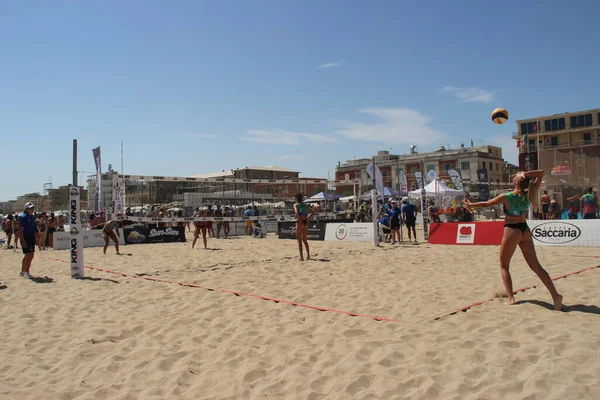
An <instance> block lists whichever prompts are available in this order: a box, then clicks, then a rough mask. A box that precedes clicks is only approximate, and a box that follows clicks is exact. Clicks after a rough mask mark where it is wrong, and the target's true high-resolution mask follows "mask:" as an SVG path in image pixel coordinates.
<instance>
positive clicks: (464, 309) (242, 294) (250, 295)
mask: <svg viewBox="0 0 600 400" xmlns="http://www.w3.org/2000/svg"><path fill="white" fill-rule="evenodd" d="M591 257H595V256H591ZM53 260H54V261H59V262H63V263H69V262H68V261H64V260H59V259H53ZM84 267H85V268H88V269H91V270H94V271H100V272H105V273H109V274H114V275H121V276H123V277H127V278H135V279H143V280H147V281H153V282H160V283H170V284H174V285H179V286H183V287H191V288H197V289H205V290H208V291H210V292H220V293H226V294H233V295H235V296H237V297H248V298H254V299H259V300H265V301H272V302H274V303H276V304H280V303H281V304H287V305H291V306H294V307H302V308H307V309H312V310H317V311H322V312H331V313H335V314H341V315H347V316H350V317H361V318H369V319H373V320H375V321H378V322H379V321H381V322H395V323H403V324H412V323H421V322H425V321H432V320H433V321H438V320H440V319H441V318H443V317H447V316H450V315H457V314H459V313H461V312H467V311H469V310H470V309H472V308H474V307H477V306H480V305H483V304H485V303H489V302H490V301H493V300H495V299H496V297H490V298H488V299H486V300H483V301H478V302H476V303H473V304H469V305H468V306H464V307H460V308H458V309H456V310H454V311H450V312H447V313H443V314H440V315H438V316H436V317H429V318H424V319H421V320H417V321H412V322H411V321H404V320H400V319H394V318H387V317H379V316H376V315H369V314H361V313H357V312H351V311H343V310H336V309H333V308H328V307H319V306H313V305H310V304H304V303H298V302H295V301H290V300H284V299H277V298H273V297H269V296H262V295H258V294H253V293H245V292H241V291H237V290H229V289H215V288H209V287H204V286H201V285H198V284H195V283H187V282H180V281H174V280H171V279H163V278H154V277H151V276H140V275H136V274H132V273H128V272H119V271H113V270H110V269H107V268H100V267H93V266H90V265H84ZM598 268H600V265H595V266H592V267H588V268H584V269H581V270H579V271H574V272H570V273H568V274H565V275H560V276H557V277H554V278H551V279H552V281H558V280H560V279H566V278H568V277H569V276H573V275H579V274H581V273H583V272H586V271H591V270H594V269H598ZM538 285H539V284H536V285H530V286H525V287H522V288H520V289H517V290H515V291H513V294H517V293H520V292H525V291H526V290H529V289H534V288H536V287H537V286H538Z"/></svg>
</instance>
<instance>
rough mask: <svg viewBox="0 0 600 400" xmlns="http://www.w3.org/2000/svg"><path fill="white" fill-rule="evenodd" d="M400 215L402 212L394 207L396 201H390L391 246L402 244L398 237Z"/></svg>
mask: <svg viewBox="0 0 600 400" xmlns="http://www.w3.org/2000/svg"><path fill="white" fill-rule="evenodd" d="M401 213H402V210H401V209H400V207H398V206H397V205H396V200H392V201H391V203H390V209H389V215H390V224H391V226H392V244H396V243H398V244H400V243H402V239H401V237H400V229H401V225H402V219H401V215H400V214H401Z"/></svg>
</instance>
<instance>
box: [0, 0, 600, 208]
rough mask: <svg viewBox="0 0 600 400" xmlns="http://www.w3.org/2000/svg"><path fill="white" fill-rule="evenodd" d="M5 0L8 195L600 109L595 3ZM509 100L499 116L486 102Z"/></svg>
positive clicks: (448, 139) (298, 164) (293, 163)
mask: <svg viewBox="0 0 600 400" xmlns="http://www.w3.org/2000/svg"><path fill="white" fill-rule="evenodd" d="M565 4H566V3H565V2H564V1H558V0H547V1H539V0H538V1H534V0H531V1H510V0H509V1H504V2H501V3H498V2H488V1H479V0H461V1H459V2H454V1H446V0H439V1H428V0H421V1H401V0H397V1H384V0H382V1H376V2H368V1H353V0H329V1H321V0H303V1H295V0H286V1H280V0H256V1H242V0H239V1H226V0H223V1H201V0H189V1H188V0H177V1H170V2H167V1H151V0H146V1H141V0H128V1H121V0H119V1H116V0H103V1H61V0H46V1H26V2H25V1H20V0H14V1H10V0H4V1H1V2H0V49H1V51H0V140H1V141H2V148H3V151H2V168H1V169H0V201H7V200H11V199H15V198H16V197H17V196H18V195H21V194H24V193H29V192H42V190H43V187H44V184H45V183H48V182H52V184H53V186H54V187H58V186H60V185H66V184H69V183H71V181H72V142H73V139H77V140H78V152H79V160H78V167H77V169H78V171H79V174H78V176H79V180H80V184H81V183H82V182H84V181H85V177H87V176H88V175H91V174H93V173H94V171H95V167H94V159H93V157H92V151H91V150H92V148H94V147H98V146H100V147H101V150H102V169H103V171H106V170H107V169H108V164H112V166H113V168H114V169H116V170H118V171H121V142H122V143H123V150H124V152H123V154H124V160H123V170H122V171H123V172H125V173H126V174H134V175H135V174H140V175H170V176H190V175H197V174H203V173H210V172H216V171H221V170H229V169H232V168H233V169H235V168H244V167H246V166H257V165H277V166H281V167H285V168H290V169H294V170H297V171H300V172H301V175H300V176H302V177H317V178H327V177H328V176H329V177H330V178H331V179H333V178H334V170H335V166H336V165H337V163H338V161H340V162H342V163H343V162H345V161H346V160H351V159H354V158H367V157H371V156H373V155H374V154H375V153H376V152H377V151H378V150H389V151H391V152H392V153H395V154H405V153H408V152H409V148H410V146H411V145H416V146H417V149H418V150H419V151H420V152H425V151H431V150H436V149H437V148H439V147H440V145H441V144H443V145H444V146H446V147H448V146H450V148H457V147H459V146H460V144H461V142H464V143H465V145H469V144H470V141H471V140H473V141H474V143H475V145H480V144H482V143H485V144H492V145H499V146H502V147H503V148H504V158H505V159H506V160H507V161H509V162H512V163H516V162H517V148H516V144H515V141H514V140H513V139H512V138H511V136H512V135H513V132H515V131H516V130H517V126H516V123H515V120H517V119H522V118H529V117H536V116H542V115H550V114H554V113H557V112H565V111H578V110H586V109H591V108H596V107H600V104H599V103H598V100H597V98H598V97H597V96H598V92H599V91H598V89H599V88H600V74H598V72H597V71H598V67H597V66H598V65H600V62H599V58H600V52H599V51H598V46H599V45H600V42H599V41H598V39H599V38H600V27H599V25H598V24H597V19H598V16H599V15H600V2H596V1H585V0H580V1H575V2H572V3H569V4H570V5H569V6H565ZM496 107H504V108H506V109H507V110H508V111H509V113H510V119H509V121H508V122H507V123H506V124H504V125H495V124H493V123H492V121H491V120H490V113H491V111H492V110H493V109H494V108H496Z"/></svg>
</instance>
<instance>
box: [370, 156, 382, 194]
mask: <svg viewBox="0 0 600 400" xmlns="http://www.w3.org/2000/svg"><path fill="white" fill-rule="evenodd" d="M367 174H369V178H371V179H373V174H375V186H376V187H377V192H379V197H380V198H382V199H383V176H382V175H381V170H380V169H379V167H378V166H377V165H373V164H369V165H367Z"/></svg>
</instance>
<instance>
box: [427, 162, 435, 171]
mask: <svg viewBox="0 0 600 400" xmlns="http://www.w3.org/2000/svg"><path fill="white" fill-rule="evenodd" d="M429 171H435V164H429V165H428V166H427V172H429Z"/></svg>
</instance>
